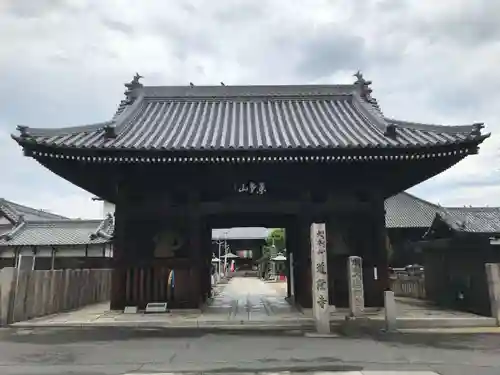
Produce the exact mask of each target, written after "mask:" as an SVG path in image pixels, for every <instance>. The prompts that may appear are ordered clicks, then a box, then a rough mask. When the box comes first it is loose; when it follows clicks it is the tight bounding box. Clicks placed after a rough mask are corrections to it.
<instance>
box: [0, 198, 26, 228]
mask: <svg viewBox="0 0 500 375" xmlns="http://www.w3.org/2000/svg"><path fill="white" fill-rule="evenodd" d="M11 203H12V202H10V201H8V200H7V199H5V198H0V212H2V213H3V214H4V215H5V216H6V217H7V220H9V221H10V222H12V224H17V223H18V222H19V221H20V220H21V215H19V213H18V212H17V210H16V209H15V208H13V207H12V205H11Z"/></svg>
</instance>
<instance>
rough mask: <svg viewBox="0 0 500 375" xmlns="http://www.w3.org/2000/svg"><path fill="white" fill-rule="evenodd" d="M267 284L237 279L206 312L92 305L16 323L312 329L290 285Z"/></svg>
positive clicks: (218, 296) (30, 325) (215, 299)
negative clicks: (290, 295)
mask: <svg viewBox="0 0 500 375" xmlns="http://www.w3.org/2000/svg"><path fill="white" fill-rule="evenodd" d="M277 284H278V283H267V282H264V281H262V280H259V279H257V278H238V277H236V278H233V279H231V280H230V282H229V283H228V284H227V285H225V286H223V285H222V286H219V287H220V288H221V290H220V293H218V295H217V296H216V297H215V298H214V299H213V302H212V303H211V304H210V306H208V307H207V308H206V309H205V310H204V311H203V312H202V311H201V310H195V309H193V310H176V311H172V312H170V313H164V314H143V313H138V314H124V313H122V312H119V311H110V309H109V303H104V304H97V305H92V306H88V307H85V308H82V309H79V310H76V311H70V312H67V313H60V314H55V315H50V316H45V317H41V318H35V319H31V320H28V321H24V322H18V323H15V324H13V326H16V327H37V326H38V327H57V326H61V327H84V326H124V327H147V326H155V327H172V328H226V327H227V328H237V327H243V326H248V325H250V326H252V327H254V328H257V327H259V326H262V327H263V328H266V327H267V328H269V326H272V327H276V328H277V329H283V328H290V329H295V328H303V327H306V326H311V327H312V320H311V317H310V316H307V315H304V314H303V313H301V312H299V311H298V310H297V309H295V308H294V307H292V306H290V305H289V304H288V302H287V301H285V296H286V284H284V283H281V284H283V285H280V286H279V285H277Z"/></svg>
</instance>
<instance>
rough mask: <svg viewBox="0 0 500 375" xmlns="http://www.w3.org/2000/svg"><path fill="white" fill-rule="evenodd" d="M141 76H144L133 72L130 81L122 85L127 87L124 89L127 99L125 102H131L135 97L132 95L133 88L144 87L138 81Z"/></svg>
mask: <svg viewBox="0 0 500 375" xmlns="http://www.w3.org/2000/svg"><path fill="white" fill-rule="evenodd" d="M141 78H144V76H141V75H140V74H139V73H135V75H134V77H133V78H132V81H130V82H129V83H125V84H124V86H125V87H126V88H127V90H125V92H124V94H125V98H126V99H125V100H126V101H127V103H126V104H131V103H133V101H134V99H135V98H134V97H133V95H132V92H133V91H134V90H135V89H140V88H142V87H144V86H143V84H142V83H140V82H139V80H140V79H141Z"/></svg>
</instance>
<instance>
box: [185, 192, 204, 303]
mask: <svg viewBox="0 0 500 375" xmlns="http://www.w3.org/2000/svg"><path fill="white" fill-rule="evenodd" d="M187 219H188V236H189V260H190V269H189V278H190V281H191V287H190V290H191V295H190V296H189V305H190V306H187V307H190V308H198V307H200V304H201V302H202V300H203V287H202V285H203V280H204V277H203V276H202V272H203V256H202V251H201V250H202V242H201V238H202V222H201V211H200V205H199V194H198V192H197V191H194V190H193V191H190V192H189V202H188V216H187Z"/></svg>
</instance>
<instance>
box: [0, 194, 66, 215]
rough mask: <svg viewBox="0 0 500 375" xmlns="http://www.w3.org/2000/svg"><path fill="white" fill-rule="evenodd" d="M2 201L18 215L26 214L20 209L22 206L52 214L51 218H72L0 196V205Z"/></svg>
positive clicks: (37, 212)
mask: <svg viewBox="0 0 500 375" xmlns="http://www.w3.org/2000/svg"><path fill="white" fill-rule="evenodd" d="M2 202H3V204H4V205H7V206H8V207H9V208H10V209H11V210H12V211H13V212H14V213H15V214H16V215H17V216H18V217H20V216H24V213H23V212H20V211H19V209H18V208H21V209H26V210H28V211H31V212H33V213H36V214H45V215H49V216H52V217H51V220H57V219H60V220H71V219H70V218H69V217H66V216H63V215H60V214H56V213H53V212H50V211H46V210H45V209H42V208H34V207H30V206H27V205H25V204H21V203H17V202H14V201H10V200H7V199H5V198H0V206H1V205H2ZM18 220H19V219H18ZM30 221H33V220H30ZM35 221H36V220H35Z"/></svg>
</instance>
